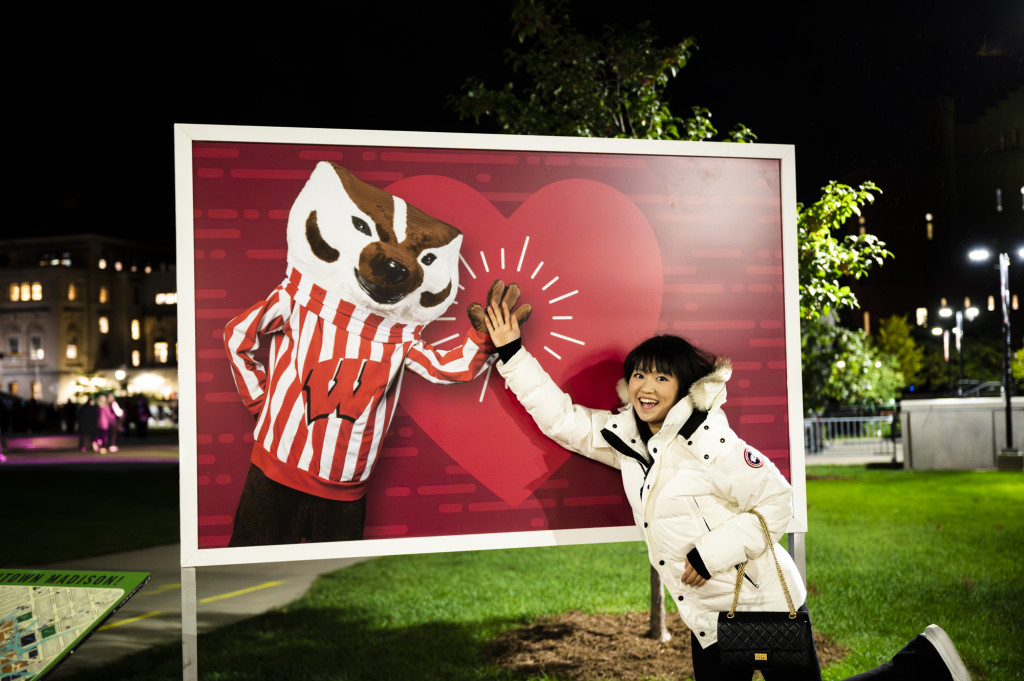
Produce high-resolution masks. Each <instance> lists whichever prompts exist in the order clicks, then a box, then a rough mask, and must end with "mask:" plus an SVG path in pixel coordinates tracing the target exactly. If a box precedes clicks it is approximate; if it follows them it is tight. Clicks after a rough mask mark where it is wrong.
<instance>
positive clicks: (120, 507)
mask: <svg viewBox="0 0 1024 681" xmlns="http://www.w3.org/2000/svg"><path fill="white" fill-rule="evenodd" d="M0 499H3V503H4V504H5V505H6V507H7V508H8V509H9V510H10V511H11V514H10V516H9V518H10V521H9V522H10V523H12V525H13V523H15V522H17V524H18V529H17V532H16V534H15V539H14V541H5V542H0V567H38V566H41V565H46V564H49V563H59V562H63V561H67V560H74V559H76V558H89V557H92V556H102V555H105V554H108V553H119V552H121V551H132V550H134V549H141V548H147V547H150V546H160V545H163V544H174V543H176V542H177V541H178V538H179V536H180V535H179V519H178V467H177V466H174V465H166V464H154V465H147V466H134V467H125V466H121V465H119V464H96V465H81V466H7V467H4V466H0ZM11 529H12V530H13V527H11Z"/></svg>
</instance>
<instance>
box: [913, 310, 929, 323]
mask: <svg viewBox="0 0 1024 681" xmlns="http://www.w3.org/2000/svg"><path fill="white" fill-rule="evenodd" d="M916 313H917V314H916V317H917V325H918V326H928V308H926V307H919V308H917V310H916Z"/></svg>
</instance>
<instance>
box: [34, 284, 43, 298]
mask: <svg viewBox="0 0 1024 681" xmlns="http://www.w3.org/2000/svg"><path fill="white" fill-rule="evenodd" d="M42 299H43V285H42V284H41V283H39V282H38V281H35V282H32V300H42Z"/></svg>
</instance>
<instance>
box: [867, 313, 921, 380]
mask: <svg viewBox="0 0 1024 681" xmlns="http://www.w3.org/2000/svg"><path fill="white" fill-rule="evenodd" d="M913 330H914V329H913V327H912V326H911V325H910V322H908V321H907V316H906V315H893V316H891V317H886V318H885V319H882V320H881V321H880V322H879V325H878V335H877V336H876V338H875V339H874V346H875V347H876V348H877V349H878V350H879V351H880V352H882V353H883V354H885V355H888V356H889V357H891V358H892V359H893V361H894V362H895V367H896V368H897V369H899V371H900V372H901V373H902V374H903V380H904V381H905V383H904V385H905V386H906V385H914V383H915V382H916V381H917V376H918V374H919V373H920V371H921V367H923V366H924V349H923V348H921V347H920V346H919V345H918V344H917V342H916V341H915V340H914V335H913Z"/></svg>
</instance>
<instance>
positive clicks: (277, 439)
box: [224, 268, 494, 500]
mask: <svg viewBox="0 0 1024 681" xmlns="http://www.w3.org/2000/svg"><path fill="white" fill-rule="evenodd" d="M422 329H423V327H422V326H408V325H403V324H397V323H394V322H391V321H389V320H387V319H385V318H384V317H381V316H379V315H377V314H374V313H372V312H369V311H368V310H365V309H361V308H357V307H356V306H354V305H351V304H350V303H347V302H345V301H343V300H340V299H338V298H334V299H332V298H331V296H330V294H328V293H327V292H326V291H325V290H324V289H322V288H320V287H319V286H317V285H316V284H313V283H312V282H310V281H308V279H304V278H303V277H302V276H301V275H300V274H299V272H298V270H296V269H294V268H289V270H288V275H287V277H286V278H285V280H284V281H283V282H282V283H281V284H280V285H279V286H278V287H277V288H275V289H274V290H273V291H272V292H271V293H270V295H269V296H268V297H267V299H266V300H264V301H262V302H259V303H256V304H255V305H253V306H252V307H250V308H249V309H248V310H246V311H245V312H243V313H242V314H240V315H239V316H237V317H235V318H234V319H232V320H231V321H230V322H228V324H227V327H226V328H225V332H224V346H225V349H226V350H227V353H228V358H229V360H230V362H231V370H232V372H233V373H234V378H235V385H236V386H237V387H238V392H239V393H240V394H241V396H242V400H243V402H244V403H245V406H246V408H248V409H249V411H250V412H252V414H253V415H255V416H256V417H257V422H256V429H255V431H254V433H253V436H254V438H255V444H254V446H253V452H252V462H253V463H254V464H255V465H256V466H257V467H259V468H260V470H262V471H263V472H264V473H265V474H266V475H267V477H269V478H271V479H272V480H275V481H276V482H279V483H281V484H283V485H286V486H288V487H291V488H293V489H297V490H300V491H302V492H306V493H308V494H312V495H315V496H318V497H325V498H329V499H343V500H354V499H359V498H360V497H362V496H363V494H364V493H365V490H366V482H367V480H368V479H369V477H370V474H371V473H372V472H373V468H374V465H375V464H376V462H377V458H378V454H379V453H380V448H381V444H382V442H383V440H384V435H385V434H386V433H387V430H388V426H389V425H390V423H391V418H392V416H393V415H394V411H395V404H396V403H397V400H398V392H399V388H400V387H401V382H402V381H401V379H402V371H403V368H405V367H408V368H409V369H411V370H412V371H414V372H416V373H418V374H419V375H421V376H423V377H424V378H426V379H427V380H429V381H431V382H434V383H462V382H465V381H470V380H472V379H473V378H475V377H476V376H478V375H479V374H480V373H481V372H482V371H483V370H484V369H485V368H486V367H487V365H488V364H489V363H490V357H491V354H492V353H493V352H494V347H493V346H492V345H491V343H490V338H489V337H488V336H487V335H486V334H482V333H479V332H478V331H476V330H475V329H473V328H472V327H470V329H469V333H468V334H467V336H466V337H465V339H464V340H463V342H462V344H461V345H459V346H458V347H456V348H454V349H452V350H447V351H440V350H437V349H435V348H434V347H433V346H431V345H428V344H426V343H424V342H423V341H422V340H421V338H420V332H421V331H422ZM260 335H267V336H269V337H270V348H269V355H270V358H269V362H268V363H269V372H268V371H267V370H266V369H265V368H264V366H263V365H262V364H261V363H260V362H259V361H257V360H256V358H255V356H254V352H255V350H256V349H257V348H259V346H260V339H259V337H260Z"/></svg>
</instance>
